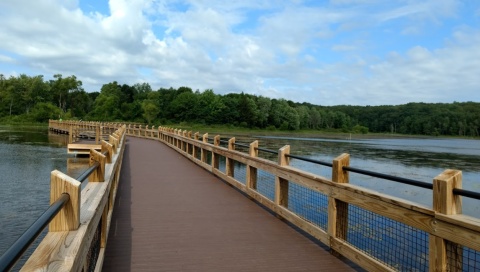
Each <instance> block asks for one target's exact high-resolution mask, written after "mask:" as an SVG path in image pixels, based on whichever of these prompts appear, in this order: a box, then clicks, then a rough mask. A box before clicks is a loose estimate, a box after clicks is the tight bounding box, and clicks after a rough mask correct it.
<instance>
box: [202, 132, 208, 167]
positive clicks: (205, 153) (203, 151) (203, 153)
mask: <svg viewBox="0 0 480 272" xmlns="http://www.w3.org/2000/svg"><path fill="white" fill-rule="evenodd" d="M203 142H204V143H208V133H205V134H203ZM200 150H201V155H200V158H201V160H202V162H203V163H207V150H205V149H203V148H202V149H200Z"/></svg>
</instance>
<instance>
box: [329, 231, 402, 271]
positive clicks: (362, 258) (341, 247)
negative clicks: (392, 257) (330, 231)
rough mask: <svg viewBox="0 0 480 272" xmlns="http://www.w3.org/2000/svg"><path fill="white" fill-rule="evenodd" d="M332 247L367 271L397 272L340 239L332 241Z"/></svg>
mask: <svg viewBox="0 0 480 272" xmlns="http://www.w3.org/2000/svg"><path fill="white" fill-rule="evenodd" d="M330 247H331V248H332V249H333V250H335V251H336V252H339V253H340V254H341V255H343V256H345V257H346V258H348V259H349V260H352V261H353V262H355V263H356V264H358V265H360V266H361V267H363V268H365V269H366V270H367V271H372V272H375V271H376V272H386V271H389V272H394V271H397V270H395V269H392V268H391V267H388V266H386V265H385V264H383V263H382V262H380V261H378V260H376V259H374V258H372V257H370V256H369V255H367V254H365V253H363V252H362V251H360V250H358V249H356V248H355V247H353V246H351V245H350V244H348V243H347V242H345V241H343V240H340V239H338V238H334V239H332V240H331V242H330Z"/></svg>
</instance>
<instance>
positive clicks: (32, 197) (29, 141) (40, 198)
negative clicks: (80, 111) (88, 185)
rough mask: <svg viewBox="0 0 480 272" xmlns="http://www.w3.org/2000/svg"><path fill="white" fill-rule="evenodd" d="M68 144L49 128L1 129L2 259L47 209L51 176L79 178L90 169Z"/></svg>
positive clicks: (64, 138) (26, 256) (1, 127)
mask: <svg viewBox="0 0 480 272" xmlns="http://www.w3.org/2000/svg"><path fill="white" fill-rule="evenodd" d="M66 144H67V137H66V136H65V135H60V134H54V133H49V131H48V128H47V127H21V126H0V188H1V189H0V255H1V254H3V252H5V251H6V250H7V248H8V247H9V246H10V245H11V244H12V243H13V242H15V240H16V239H17V238H18V237H19V236H20V235H21V234H22V233H23V232H24V231H25V230H26V229H27V228H28V227H29V226H30V225H31V224H32V223H33V222H34V221H35V219H36V218H38V217H39V216H40V215H41V214H42V213H43V212H44V211H45V210H46V209H47V208H48V206H49V201H50V172H51V171H53V170H55V169H57V170H59V171H61V172H63V173H67V174H68V175H70V176H72V177H77V176H78V175H80V174H81V173H82V172H83V171H84V170H85V169H86V168H87V167H88V159H87V158H75V157H74V156H73V155H71V154H67V149H66ZM45 234H46V231H44V233H43V234H42V235H41V237H39V238H38V239H37V241H36V243H35V244H34V245H33V246H32V247H31V248H30V249H29V250H28V252H27V254H25V255H24V257H23V258H22V260H21V261H20V262H19V263H18V264H17V266H16V269H15V270H18V268H19V267H21V266H22V264H23V263H24V262H25V260H26V259H27V258H28V256H29V255H30V254H31V253H32V252H33V250H34V249H35V247H36V245H37V244H38V243H39V242H40V241H41V239H42V238H43V237H44V236H45Z"/></svg>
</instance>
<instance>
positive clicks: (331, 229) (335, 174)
mask: <svg viewBox="0 0 480 272" xmlns="http://www.w3.org/2000/svg"><path fill="white" fill-rule="evenodd" d="M349 165H350V155H349V154H347V153H343V154H342V155H340V156H338V157H336V158H335V159H334V160H333V167H332V181H333V182H335V183H348V176H349V175H348V171H345V170H343V167H344V166H349ZM347 231H348V203H346V202H343V201H340V200H338V199H335V198H333V197H332V196H329V197H328V226H327V232H328V234H329V235H330V240H332V239H333V238H340V239H342V240H345V241H346V240H347ZM330 242H331V241H330ZM330 253H331V254H333V255H335V256H339V255H340V254H339V253H338V252H336V251H335V250H333V249H330Z"/></svg>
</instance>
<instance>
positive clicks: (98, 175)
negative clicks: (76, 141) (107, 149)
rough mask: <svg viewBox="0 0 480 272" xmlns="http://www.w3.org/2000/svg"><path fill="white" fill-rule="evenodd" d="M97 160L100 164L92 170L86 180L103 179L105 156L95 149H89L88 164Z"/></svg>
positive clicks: (102, 180) (100, 180)
mask: <svg viewBox="0 0 480 272" xmlns="http://www.w3.org/2000/svg"><path fill="white" fill-rule="evenodd" d="M95 162H99V163H100V165H99V166H98V167H97V169H95V171H93V173H92V174H90V176H89V177H88V182H104V181H105V162H106V158H105V156H104V155H103V154H102V153H100V152H98V151H96V150H95V149H90V162H89V166H92V165H93V164H95Z"/></svg>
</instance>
